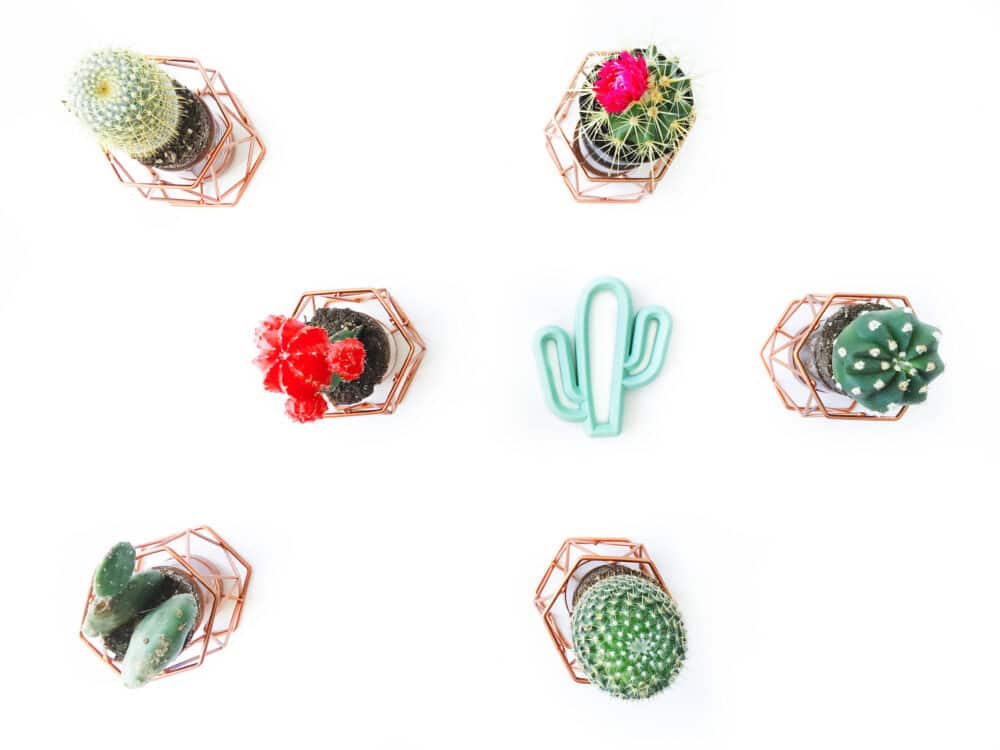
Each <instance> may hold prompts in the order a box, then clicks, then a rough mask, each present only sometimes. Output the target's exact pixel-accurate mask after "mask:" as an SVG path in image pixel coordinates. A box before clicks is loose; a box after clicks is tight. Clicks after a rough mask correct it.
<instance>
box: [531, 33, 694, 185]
mask: <svg viewBox="0 0 1000 750" xmlns="http://www.w3.org/2000/svg"><path fill="white" fill-rule="evenodd" d="M614 54H615V53H614V52H601V51H594V52H589V53H588V54H587V55H586V56H585V57H584V58H583V62H581V63H580V67H578V68H577V69H576V72H575V73H574V74H573V77H572V78H571V79H570V82H569V86H567V87H566V91H565V92H564V93H563V95H562V98H561V99H560V100H559V106H558V107H556V111H555V114H553V115H552V119H551V120H550V121H549V123H548V125H546V126H545V148H546V149H547V150H548V152H549V156H551V157H552V161H553V162H554V163H555V165H556V169H558V170H559V174H560V176H561V177H562V178H563V182H564V183H566V187H567V189H568V190H569V192H570V194H571V195H572V196H573V199H574V200H576V201H577V202H578V203H636V202H638V201H640V200H642V198H643V197H645V196H647V195H652V193H653V191H654V190H656V186H657V185H659V184H660V180H662V179H663V176H664V175H665V174H666V173H667V169H669V168H670V165H671V164H672V163H673V161H674V159H675V158H676V156H677V152H678V151H679V150H680V147H681V146H682V145H683V144H684V140H686V139H683V140H681V142H680V143H678V144H677V147H676V148H674V149H672V150H671V151H670V153H667V154H664V155H663V156H662V157H660V158H659V159H657V160H656V161H653V162H649V163H648V164H642V165H639V166H636V167H634V168H632V169H630V170H628V171H627V172H623V173H622V174H614V175H608V174H603V173H601V172H597V171H595V170H594V169H593V168H592V167H591V166H590V165H588V164H587V162H586V160H585V159H584V158H583V156H582V155H581V154H580V149H579V146H578V145H577V138H576V135H577V128H578V126H579V123H580V105H579V98H580V94H581V93H582V92H583V90H584V84H585V83H586V80H587V72H588V71H589V70H591V68H592V67H593V66H594V65H597V64H598V63H600V62H602V61H603V60H605V59H607V58H608V57H609V56H611V55H614ZM692 122H693V118H692Z"/></svg>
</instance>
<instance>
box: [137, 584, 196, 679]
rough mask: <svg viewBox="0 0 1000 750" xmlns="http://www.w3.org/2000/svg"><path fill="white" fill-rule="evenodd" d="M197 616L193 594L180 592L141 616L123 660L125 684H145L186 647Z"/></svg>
mask: <svg viewBox="0 0 1000 750" xmlns="http://www.w3.org/2000/svg"><path fill="white" fill-rule="evenodd" d="M196 616H197V605H196V604H195V599H194V597H193V596H192V595H191V594H177V595H176V596H172V597H170V598H169V599H167V601H165V602H163V604H161V605H160V606H159V607H157V608H156V609H154V610H153V611H152V612H150V613H149V614H148V615H146V616H145V617H144V618H142V622H140V623H139V624H138V626H136V629H135V631H134V632H133V633H132V639H131V640H130V641H129V644H128V651H127V652H126V653H125V659H124V660H123V661H122V680H123V681H124V683H125V687H127V688H137V687H142V686H143V685H145V684H146V683H147V682H149V681H150V680H151V679H153V678H154V677H156V675H158V674H159V673H160V672H162V671H163V670H164V669H165V668H166V667H167V666H169V665H170V662H172V661H173V660H174V659H176V658H177V655H178V654H179V653H180V652H181V650H182V649H183V648H184V644H185V642H186V641H187V636H188V633H190V632H191V628H193V627H194V623H195V618H196Z"/></svg>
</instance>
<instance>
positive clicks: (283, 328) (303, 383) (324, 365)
mask: <svg viewBox="0 0 1000 750" xmlns="http://www.w3.org/2000/svg"><path fill="white" fill-rule="evenodd" d="M257 347H258V348H259V349H260V354H259V355H258V356H257V358H256V359H255V360H254V362H255V363H256V364H257V366H258V367H260V369H262V370H263V371H264V387H265V388H266V389H267V390H269V391H275V392H278V393H284V394H287V395H288V396H291V397H292V399H311V398H313V397H314V396H315V395H316V394H317V392H318V391H319V390H320V389H321V388H326V387H327V386H328V385H330V380H331V378H332V377H333V366H332V364H331V362H330V339H329V337H328V336H327V335H326V331H324V330H323V329H322V328H318V327H316V326H307V325H306V324H305V323H303V322H301V321H299V320H295V319H294V318H286V317H284V316H281V315H272V316H271V317H269V318H268V319H267V320H265V321H264V322H263V323H261V324H260V327H258V328H257Z"/></svg>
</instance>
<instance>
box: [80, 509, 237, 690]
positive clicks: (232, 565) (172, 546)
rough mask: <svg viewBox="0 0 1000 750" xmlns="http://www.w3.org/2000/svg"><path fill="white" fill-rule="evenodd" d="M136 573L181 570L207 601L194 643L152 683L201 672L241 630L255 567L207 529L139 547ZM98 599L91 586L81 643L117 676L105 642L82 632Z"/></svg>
mask: <svg viewBox="0 0 1000 750" xmlns="http://www.w3.org/2000/svg"><path fill="white" fill-rule="evenodd" d="M135 558H136V560H135V572H136V573H138V572H139V571H141V570H146V569H149V568H153V567H157V566H168V567H173V568H179V569H181V570H183V571H184V572H185V573H187V574H188V576H190V578H191V579H193V580H194V582H195V585H196V587H197V589H198V594H199V596H200V598H201V601H202V607H201V613H202V618H201V621H200V622H199V623H196V624H195V627H194V630H193V631H192V633H193V635H192V636H191V640H190V641H189V642H188V643H187V645H186V646H185V647H184V649H183V650H182V651H181V652H180V654H179V655H178V656H177V658H176V659H174V661H173V662H171V663H170V665H169V666H168V667H167V668H166V669H164V670H163V671H162V672H161V673H160V674H158V675H157V676H156V677H154V678H153V679H156V680H159V679H162V678H164V677H170V676H171V675H175V674H179V673H181V672H186V671H188V670H190V669H195V668H197V667H200V666H201V665H202V664H203V663H204V661H205V659H206V657H208V656H209V655H211V654H214V653H216V652H217V651H221V650H222V649H223V648H225V647H226V645H227V644H228V643H229V637H230V636H231V635H232V634H233V632H234V631H235V630H236V628H237V627H239V624H240V616H241V614H242V613H243V604H244V602H245V601H246V595H247V587H248V586H249V585H250V575H251V572H252V569H251V567H250V564H249V563H248V562H247V561H246V560H244V559H243V558H242V557H241V556H240V554H239V553H238V552H237V551H236V550H235V549H233V547H231V546H230V545H229V544H228V543H227V542H226V541H225V540H224V539H222V537H220V536H219V535H218V534H216V533H215V531H213V530H212V529H211V528H209V527H208V526H198V527H196V528H193V529H186V530H184V531H181V532H179V533H177V534H172V535H171V536H166V537H163V538H162V539H157V540H155V541H152V542H147V543H146V544H139V545H136V547H135ZM93 599H94V588H93V583H91V586H90V589H89V591H88V593H87V601H86V603H85V604H84V608H83V618H82V619H81V620H80V639H81V640H82V641H83V642H84V643H86V644H87V646H88V647H89V648H90V650H91V651H93V652H94V653H95V654H96V655H97V656H98V658H100V659H101V661H103V662H104V663H105V664H107V665H108V666H109V667H111V669H112V670H114V671H115V672H116V673H117V674H119V675H120V674H121V668H120V667H119V666H118V664H116V663H115V662H114V661H113V660H112V655H111V653H110V652H109V651H108V650H107V649H106V648H105V647H104V644H103V642H102V640H101V638H100V637H89V636H87V635H86V634H85V633H84V632H83V624H84V622H85V621H86V619H87V610H88V609H89V607H90V602H91V601H92V600H93Z"/></svg>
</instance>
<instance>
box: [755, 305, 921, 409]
mask: <svg viewBox="0 0 1000 750" xmlns="http://www.w3.org/2000/svg"><path fill="white" fill-rule="evenodd" d="M858 302H873V303H877V304H881V305H885V306H886V307H891V308H910V307H911V306H910V301H909V299H907V298H906V297H904V296H902V295H899V294H844V293H838V294H807V295H805V296H804V297H802V298H800V299H796V300H792V302H791V303H789V305H788V307H787V308H786V309H785V312H784V314H783V315H782V316H781V318H780V319H779V320H778V322H777V324H776V325H775V326H774V328H773V329H772V331H771V335H770V336H768V338H767V341H766V342H765V343H764V346H763V348H762V349H761V352H760V356H761V360H763V362H764V367H765V368H767V372H768V375H769V376H770V378H771V382H772V384H773V385H774V388H775V390H776V391H777V392H778V396H780V397H781V401H782V403H784V405H785V408H786V409H789V410H791V411H797V412H798V413H799V414H801V415H802V416H803V417H826V418H828V419H870V420H880V421H886V422H894V421H896V420H898V419H900V418H901V417H902V416H903V415H904V414H905V413H906V411H907V409H908V408H909V407H907V406H901V407H898V408H897V409H896V410H895V411H890V412H887V413H885V414H875V413H871V412H868V411H866V410H865V409H864V408H863V407H862V406H861V405H860V404H858V402H857V401H855V400H854V399H852V398H851V397H850V396H848V395H847V394H845V393H837V392H831V391H829V390H827V389H825V388H824V387H823V386H822V385H820V386H817V384H816V381H815V380H814V379H813V378H812V377H811V376H810V374H809V372H808V370H807V368H806V366H805V364H804V363H803V361H802V357H801V351H802V347H803V346H805V344H806V342H807V341H808V339H809V336H810V335H811V334H812V333H813V331H815V330H816V329H817V328H819V326H820V324H821V323H822V322H823V320H824V319H825V318H826V317H828V316H829V315H832V314H833V313H835V312H836V311H837V310H838V309H840V308H841V307H843V306H844V305H852V304H855V303H858Z"/></svg>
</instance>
